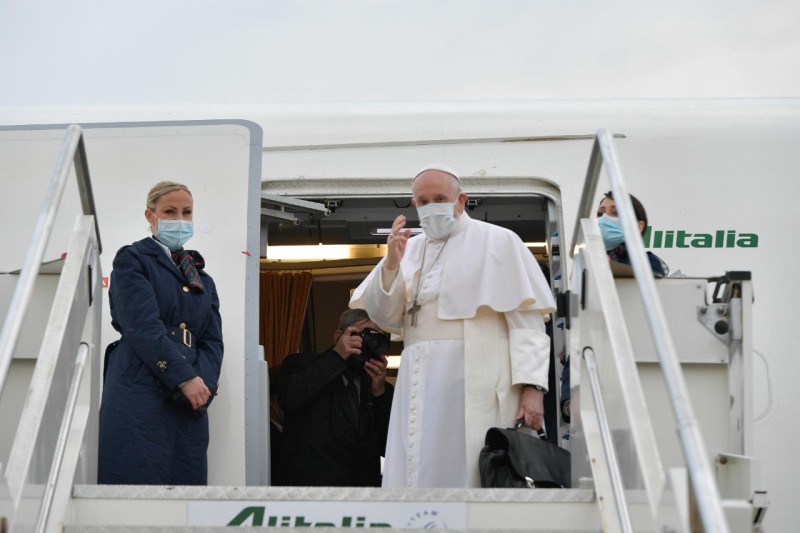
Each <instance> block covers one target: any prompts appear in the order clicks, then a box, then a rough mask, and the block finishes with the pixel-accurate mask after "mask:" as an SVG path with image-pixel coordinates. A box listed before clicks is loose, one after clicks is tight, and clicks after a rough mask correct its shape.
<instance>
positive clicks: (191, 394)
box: [181, 376, 211, 411]
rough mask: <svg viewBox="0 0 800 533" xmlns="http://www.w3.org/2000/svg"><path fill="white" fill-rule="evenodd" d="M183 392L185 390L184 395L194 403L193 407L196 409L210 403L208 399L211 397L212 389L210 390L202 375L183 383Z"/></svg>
mask: <svg viewBox="0 0 800 533" xmlns="http://www.w3.org/2000/svg"><path fill="white" fill-rule="evenodd" d="M181 392H183V395H184V396H186V399H187V400H189V403H191V404H192V409H194V410H195V411H197V409H198V408H199V407H202V406H203V405H205V404H206V403H208V399H209V398H211V391H210V390H208V387H206V383H205V382H204V381H203V378H201V377H200V376H196V377H193V378H192V379H190V380H189V381H187V382H185V383H183V384H182V385H181Z"/></svg>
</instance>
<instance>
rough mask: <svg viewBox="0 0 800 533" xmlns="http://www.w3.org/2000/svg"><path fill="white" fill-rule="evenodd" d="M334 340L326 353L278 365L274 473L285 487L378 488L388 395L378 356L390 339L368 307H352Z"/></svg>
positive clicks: (383, 361) (381, 357) (383, 359)
mask: <svg viewBox="0 0 800 533" xmlns="http://www.w3.org/2000/svg"><path fill="white" fill-rule="evenodd" d="M333 340H334V343H335V344H334V346H333V347H331V348H330V349H328V350H326V351H325V352H323V353H320V354H294V355H290V356H288V357H287V358H286V359H285V360H284V362H283V365H282V367H281V377H280V383H279V385H278V401H279V403H280V405H281V408H282V409H283V411H284V427H283V442H282V449H281V455H280V456H281V461H280V464H279V465H278V469H279V476H278V477H279V479H280V480H281V481H282V482H283V483H285V484H286V485H305V486H353V487H357V486H380V484H381V472H380V457H381V455H383V453H384V449H385V446H386V432H387V429H388V426H389V412H390V410H391V403H392V393H393V388H392V386H391V385H390V384H387V383H386V365H387V360H386V356H384V355H383V354H384V353H386V350H388V348H389V338H388V337H387V336H386V335H384V334H383V332H382V331H381V330H380V328H378V327H377V326H376V325H375V324H373V323H372V322H371V321H370V318H369V316H368V315H367V312H366V311H364V310H363V309H350V310H348V311H345V312H344V313H343V314H342V316H341V317H340V318H339V325H338V329H337V330H336V331H335V332H334V334H333Z"/></svg>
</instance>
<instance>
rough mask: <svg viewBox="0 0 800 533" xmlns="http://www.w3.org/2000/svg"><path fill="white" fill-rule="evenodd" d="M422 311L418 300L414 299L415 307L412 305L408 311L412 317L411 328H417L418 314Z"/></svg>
mask: <svg viewBox="0 0 800 533" xmlns="http://www.w3.org/2000/svg"><path fill="white" fill-rule="evenodd" d="M420 309H422V306H421V305H419V304H418V303H417V299H416V298H414V305H412V306H411V307H410V308H409V309H408V314H409V315H411V326H412V327H416V326H417V313H418V312H419V310H420Z"/></svg>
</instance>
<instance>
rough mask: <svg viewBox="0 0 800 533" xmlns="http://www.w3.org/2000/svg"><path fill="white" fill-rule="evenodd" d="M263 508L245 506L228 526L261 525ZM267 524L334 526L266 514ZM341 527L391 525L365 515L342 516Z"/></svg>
mask: <svg viewBox="0 0 800 533" xmlns="http://www.w3.org/2000/svg"><path fill="white" fill-rule="evenodd" d="M265 511H266V510H265V508H264V507H263V506H254V507H245V508H244V509H242V510H241V511H240V512H239V514H237V515H236V516H235V517H233V520H231V521H230V522H228V524H227V525H229V526H241V525H250V526H263V525H264V515H265V514H266V513H265ZM266 525H267V526H269V527H336V524H334V523H333V522H308V521H306V517H305V516H301V515H298V516H268V517H267V524H266ZM341 527H343V528H365V527H392V524H389V523H387V522H369V523H367V522H366V517H363V516H357V517H355V520H353V517H352V516H343V517H342V522H341Z"/></svg>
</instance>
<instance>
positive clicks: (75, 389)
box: [36, 342, 89, 533]
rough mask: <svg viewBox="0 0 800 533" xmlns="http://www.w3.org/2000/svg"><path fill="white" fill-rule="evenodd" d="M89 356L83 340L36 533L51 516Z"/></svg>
mask: <svg viewBox="0 0 800 533" xmlns="http://www.w3.org/2000/svg"><path fill="white" fill-rule="evenodd" d="M88 356H89V345H88V344H86V343H85V342H82V343H81V344H80V346H78V354H77V356H76V357H75V371H74V372H73V374H72V382H71V383H70V387H69V395H68V396H67V405H66V409H65V410H64V419H63V420H62V421H61V429H60V430H59V432H58V441H57V442H56V450H55V457H53V464H52V466H51V467H50V475H49V476H48V478H47V486H46V487H45V492H44V496H43V497H42V506H41V507H40V509H39V518H38V520H37V521H36V533H42V532H43V531H45V528H46V526H47V521H48V520H49V518H50V510H51V508H52V506H53V496H54V495H55V492H56V483H58V474H59V471H60V470H61V464H62V463H63V461H64V450H65V449H66V447H67V438H68V436H69V430H70V426H71V425H72V417H73V415H74V413H75V404H76V403H78V394H79V393H80V387H81V380H82V379H83V369H84V367H85V366H86V359H87V358H88Z"/></svg>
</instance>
